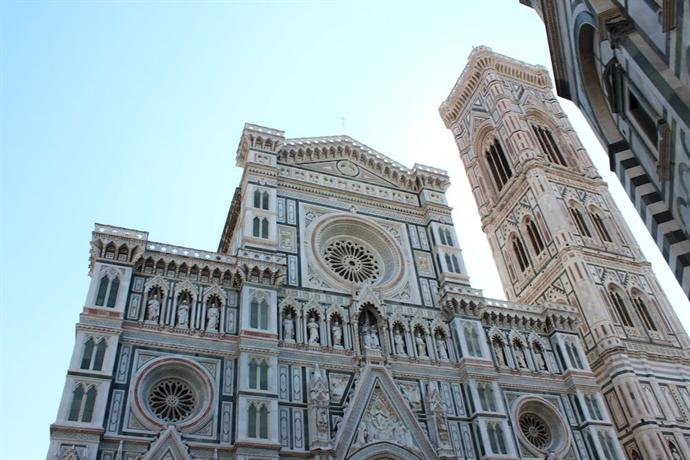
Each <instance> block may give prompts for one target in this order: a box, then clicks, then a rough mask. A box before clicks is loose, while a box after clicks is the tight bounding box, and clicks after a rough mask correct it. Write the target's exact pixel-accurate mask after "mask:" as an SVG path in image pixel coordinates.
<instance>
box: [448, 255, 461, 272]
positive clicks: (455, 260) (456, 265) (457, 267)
mask: <svg viewBox="0 0 690 460" xmlns="http://www.w3.org/2000/svg"><path fill="white" fill-rule="evenodd" d="M450 260H451V262H453V271H454V272H455V273H461V271H460V263H459V262H458V257H457V256H456V255H455V254H453V255H451V256H450Z"/></svg>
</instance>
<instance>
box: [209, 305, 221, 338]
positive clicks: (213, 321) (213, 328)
mask: <svg viewBox="0 0 690 460" xmlns="http://www.w3.org/2000/svg"><path fill="white" fill-rule="evenodd" d="M219 316H220V310H219V309H218V307H217V306H216V304H215V303H212V304H211V306H210V307H209V309H208V311H207V312H206V318H207V320H208V323H207V324H206V331H208V332H217V331H218V317H219Z"/></svg>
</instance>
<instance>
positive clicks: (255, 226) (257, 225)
mask: <svg viewBox="0 0 690 460" xmlns="http://www.w3.org/2000/svg"><path fill="white" fill-rule="evenodd" d="M252 236H255V237H256V238H259V237H260V236H261V219H259V218H258V217H254V219H253V220H252Z"/></svg>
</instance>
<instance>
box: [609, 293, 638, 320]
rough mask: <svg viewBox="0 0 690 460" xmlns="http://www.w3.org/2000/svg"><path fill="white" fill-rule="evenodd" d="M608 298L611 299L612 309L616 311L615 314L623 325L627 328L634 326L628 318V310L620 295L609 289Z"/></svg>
mask: <svg viewBox="0 0 690 460" xmlns="http://www.w3.org/2000/svg"><path fill="white" fill-rule="evenodd" d="M609 298H610V299H611V303H612V304H613V308H615V309H616V313H618V317H619V318H620V320H621V322H622V323H623V325H624V326H627V327H633V326H634V324H633V322H632V319H631V318H630V314H629V313H628V308H627V307H626V306H625V301H624V300H623V297H622V296H621V295H620V293H618V292H617V291H615V290H612V289H611V290H609Z"/></svg>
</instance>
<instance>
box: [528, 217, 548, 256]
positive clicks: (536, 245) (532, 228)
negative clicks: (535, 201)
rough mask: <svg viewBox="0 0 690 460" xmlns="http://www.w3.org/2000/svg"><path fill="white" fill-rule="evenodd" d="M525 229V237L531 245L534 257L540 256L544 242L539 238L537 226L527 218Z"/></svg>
mask: <svg viewBox="0 0 690 460" xmlns="http://www.w3.org/2000/svg"><path fill="white" fill-rule="evenodd" d="M525 229H526V230H527V236H528V237H529V240H530V243H531V244H532V249H533V250H534V253H535V254H536V255H539V254H541V252H542V251H543V250H544V240H543V239H542V237H541V233H540V232H539V228H538V227H537V224H536V223H535V222H534V220H532V219H530V218H529V217H528V218H527V219H525Z"/></svg>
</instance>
